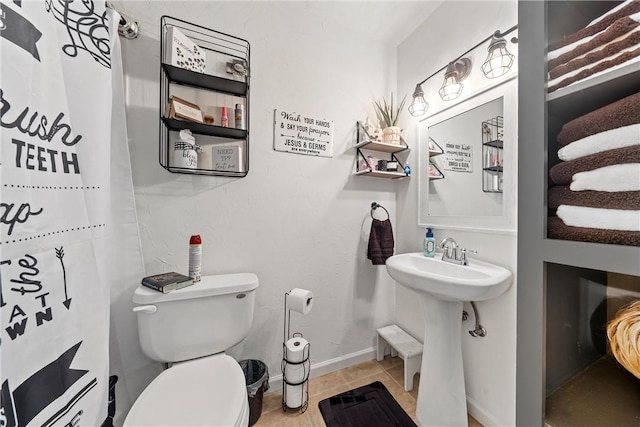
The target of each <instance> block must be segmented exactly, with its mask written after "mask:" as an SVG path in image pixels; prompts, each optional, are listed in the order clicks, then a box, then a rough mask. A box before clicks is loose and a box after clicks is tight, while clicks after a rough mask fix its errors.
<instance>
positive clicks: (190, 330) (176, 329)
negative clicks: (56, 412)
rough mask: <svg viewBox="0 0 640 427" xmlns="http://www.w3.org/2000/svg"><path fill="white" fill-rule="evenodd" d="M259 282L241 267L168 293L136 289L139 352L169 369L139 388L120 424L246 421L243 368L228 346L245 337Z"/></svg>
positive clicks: (238, 423) (226, 425)
mask: <svg viewBox="0 0 640 427" xmlns="http://www.w3.org/2000/svg"><path fill="white" fill-rule="evenodd" d="M257 288H258V278H257V277H256V276H255V275H254V274H251V273H239V274H226V275H218V276H205V277H203V278H202V280H201V282H198V283H196V284H194V285H193V286H188V287H186V288H182V289H179V290H176V291H172V292H169V293H167V294H163V293H160V292H157V291H155V290H150V289H147V288H145V287H143V286H140V287H138V289H136V291H135V293H134V297H133V302H134V304H136V306H135V308H134V311H135V312H136V315H137V319H138V332H139V337H140V346H141V348H142V351H143V352H144V353H145V354H146V355H147V356H148V357H150V358H151V359H153V360H156V361H159V362H165V363H170V364H171V367H170V368H168V369H166V370H164V371H163V372H162V373H161V374H160V375H158V376H157V377H156V378H155V379H154V380H153V381H152V382H151V383H150V384H149V385H148V386H147V388H146V389H145V390H144V391H143V392H142V394H140V396H139V397H138V399H137V400H136V402H135V403H134V404H133V406H132V408H131V410H130V411H129V413H128V414H127V417H126V419H125V421H124V427H131V426H224V427H229V426H247V425H248V423H249V403H248V397H247V388H246V382H245V378H244V372H243V371H242V368H241V367H240V364H239V363H238V362H237V361H236V360H234V359H233V358H232V357H230V356H228V355H227V354H225V350H227V349H228V348H230V347H232V346H234V345H236V344H238V343H239V342H240V341H242V339H243V338H245V337H246V336H247V334H248V332H249V328H250V326H251V323H252V321H253V309H254V302H255V290H256V289H257Z"/></svg>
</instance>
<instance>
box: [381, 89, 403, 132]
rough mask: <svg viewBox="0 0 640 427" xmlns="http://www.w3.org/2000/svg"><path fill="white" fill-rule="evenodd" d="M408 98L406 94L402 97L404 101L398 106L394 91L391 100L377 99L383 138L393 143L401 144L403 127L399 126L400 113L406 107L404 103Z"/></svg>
mask: <svg viewBox="0 0 640 427" xmlns="http://www.w3.org/2000/svg"><path fill="white" fill-rule="evenodd" d="M406 100H407V96H406V95H405V97H404V98H402V102H400V104H399V105H398V106H397V108H395V107H394V105H393V92H392V93H391V102H390V103H387V100H386V99H384V98H382V102H379V101H375V105H376V114H377V116H378V120H379V121H380V125H381V126H382V140H383V141H384V142H387V143H391V144H400V137H401V133H402V129H401V128H400V127H399V126H398V120H399V118H400V113H402V109H403V108H404V103H405V101H406Z"/></svg>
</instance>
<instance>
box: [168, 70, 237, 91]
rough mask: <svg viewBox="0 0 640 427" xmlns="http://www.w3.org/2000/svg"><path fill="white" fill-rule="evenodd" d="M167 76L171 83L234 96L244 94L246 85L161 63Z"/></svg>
mask: <svg viewBox="0 0 640 427" xmlns="http://www.w3.org/2000/svg"><path fill="white" fill-rule="evenodd" d="M162 68H163V69H164V70H165V72H166V73H167V77H168V78H169V80H171V82H172V83H176V84H183V85H188V86H192V87H195V88H201V89H209V90H215V91H216V92H221V93H227V94H229V95H235V96H246V94H247V89H248V85H247V84H246V83H244V82H240V81H237V80H229V79H225V78H222V77H218V76H211V75H208V74H203V73H197V72H195V71H191V70H186V69H184V68H180V67H174V66H173V65H169V64H162Z"/></svg>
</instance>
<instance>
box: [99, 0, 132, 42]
mask: <svg viewBox="0 0 640 427" xmlns="http://www.w3.org/2000/svg"><path fill="white" fill-rule="evenodd" d="M106 4H107V7H108V8H109V9H113V10H115V11H116V12H118V9H116V8H115V7H113V5H112V4H111V3H109V2H107V3H106ZM118 15H120V22H118V34H120V35H121V36H122V37H124V38H125V39H135V38H136V37H138V33H139V31H140V29H139V27H138V23H137V22H136V21H134V20H132V19H130V18H129V17H127V16H126V15H123V14H122V13H120V12H118Z"/></svg>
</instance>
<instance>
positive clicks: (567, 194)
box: [547, 185, 640, 210]
mask: <svg viewBox="0 0 640 427" xmlns="http://www.w3.org/2000/svg"><path fill="white" fill-rule="evenodd" d="M547 199H548V205H549V208H551V209H558V206H560V205H570V206H584V207H588V208H601V209H622V210H638V209H640V191H619V192H609V191H591V190H587V191H571V189H569V187H568V186H564V185H557V186H555V187H551V188H549V191H548V192H547Z"/></svg>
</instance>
